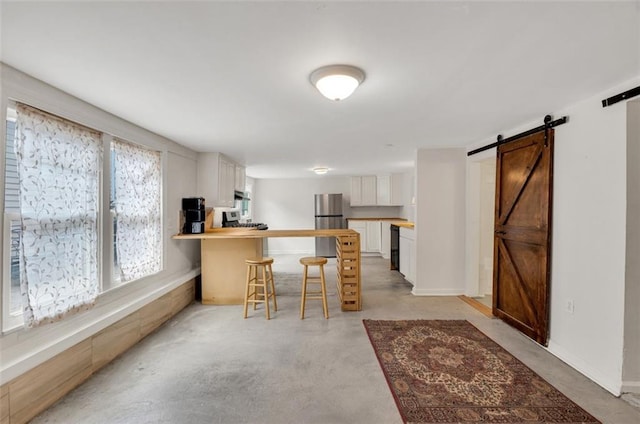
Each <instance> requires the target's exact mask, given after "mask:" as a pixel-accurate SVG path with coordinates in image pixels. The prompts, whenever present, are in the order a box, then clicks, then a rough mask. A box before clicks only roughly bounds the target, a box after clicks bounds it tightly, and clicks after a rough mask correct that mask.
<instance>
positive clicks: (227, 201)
mask: <svg viewBox="0 0 640 424" xmlns="http://www.w3.org/2000/svg"><path fill="white" fill-rule="evenodd" d="M218 173H219V174H218V183H219V185H218V202H217V203H218V206H229V207H231V206H233V189H234V185H235V177H236V174H235V173H236V170H235V165H234V164H233V163H231V162H229V161H227V160H225V159H223V158H222V157H221V158H220V162H219V167H218Z"/></svg>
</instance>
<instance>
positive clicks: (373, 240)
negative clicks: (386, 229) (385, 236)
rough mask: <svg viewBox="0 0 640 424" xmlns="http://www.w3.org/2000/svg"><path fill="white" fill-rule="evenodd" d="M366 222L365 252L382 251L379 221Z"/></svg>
mask: <svg viewBox="0 0 640 424" xmlns="http://www.w3.org/2000/svg"><path fill="white" fill-rule="evenodd" d="M366 222H367V250H365V252H375V253H381V252H382V234H381V228H382V227H381V226H380V221H366Z"/></svg>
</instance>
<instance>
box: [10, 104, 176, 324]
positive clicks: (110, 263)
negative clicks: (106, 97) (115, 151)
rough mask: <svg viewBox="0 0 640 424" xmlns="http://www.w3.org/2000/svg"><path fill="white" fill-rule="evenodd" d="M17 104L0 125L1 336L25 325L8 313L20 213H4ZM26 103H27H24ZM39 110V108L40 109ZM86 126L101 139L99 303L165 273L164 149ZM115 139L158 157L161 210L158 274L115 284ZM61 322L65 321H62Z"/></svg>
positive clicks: (20, 318)
mask: <svg viewBox="0 0 640 424" xmlns="http://www.w3.org/2000/svg"><path fill="white" fill-rule="evenodd" d="M16 103H17V102H16V101H15V100H11V99H9V101H8V102H7V104H5V105H3V106H5V108H4V112H5V116H4V117H3V122H2V124H1V126H0V127H1V128H2V129H3V135H2V137H3V138H2V142H3V143H2V144H3V145H2V147H0V152H2V153H3V154H2V157H1V158H0V160H1V161H2V164H1V165H0V172H1V173H2V176H1V177H0V183H2V189H1V190H2V191H1V193H2V199H0V205H1V206H2V209H1V210H0V212H1V213H2V217H3V219H2V223H3V227H2V234H3V237H2V246H0V252H2V258H1V261H2V262H1V263H2V275H0V284H1V285H2V289H1V290H0V293H1V294H2V302H0V334H8V333H12V332H15V331H19V330H21V329H22V328H23V326H24V319H23V314H22V311H20V313H19V314H15V313H14V314H11V266H10V261H11V248H10V243H11V237H10V235H11V234H10V232H11V226H10V222H11V220H15V219H16V218H17V219H20V215H19V213H12V212H5V179H6V172H7V170H6V166H5V165H6V164H5V161H6V142H7V140H6V131H7V121H8V120H9V119H10V110H11V109H13V110H14V111H15V107H16ZM23 103H25V102H23ZM27 104H28V103H27ZM39 109H40V108H39ZM41 110H43V112H45V113H47V114H49V115H53V116H54V117H56V118H59V119H64V120H66V121H70V122H74V123H76V122H75V121H73V120H71V119H68V118H65V117H62V116H60V115H57V114H55V113H52V112H50V111H48V110H44V109H41ZM79 125H82V126H85V127H87V128H90V129H94V130H95V131H99V132H101V134H102V135H101V140H102V153H103V154H102V167H101V172H100V175H99V183H98V184H99V185H98V196H99V199H98V216H97V219H98V222H97V237H98V252H97V255H98V271H97V272H98V286H99V293H98V302H99V301H100V299H101V298H102V297H103V296H104V295H105V294H106V293H112V292H115V291H117V290H119V289H124V288H125V287H130V286H132V285H135V284H143V283H144V281H146V280H147V279H148V278H150V277H154V276H158V275H159V274H162V273H163V272H165V271H166V267H167V264H166V249H167V240H166V236H165V234H164V230H165V228H164V224H165V222H164V207H165V204H164V203H165V198H166V197H165V190H166V180H165V178H166V153H167V152H166V149H158V148H157V147H156V146H150V145H146V144H144V143H140V142H132V141H130V137H121V136H118V135H116V134H109V133H107V132H105V131H101V130H98V129H95V127H94V126H91V125H85V124H79ZM115 138H119V139H121V140H125V141H127V142H129V143H131V144H134V145H137V146H139V147H140V148H143V149H148V150H150V151H153V152H157V153H158V154H159V155H160V187H159V191H160V192H159V196H160V210H159V211H158V213H159V214H160V223H159V225H160V233H161V240H160V252H161V255H162V258H161V260H160V269H159V271H158V272H156V273H153V274H149V275H145V276H142V277H140V278H137V279H133V280H129V281H125V282H116V281H115V275H114V259H115V243H114V231H113V230H114V227H113V222H114V219H113V218H114V217H113V216H112V215H111V210H110V193H111V189H112V185H113V181H112V180H111V164H112V161H111V155H110V152H111V146H112V143H113V141H114V139H115ZM62 321H63V322H64V321H65V319H63V320H62Z"/></svg>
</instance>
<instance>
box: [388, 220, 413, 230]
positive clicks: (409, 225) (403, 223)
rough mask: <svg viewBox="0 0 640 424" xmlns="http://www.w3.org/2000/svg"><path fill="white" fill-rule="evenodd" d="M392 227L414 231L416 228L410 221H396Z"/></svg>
mask: <svg viewBox="0 0 640 424" xmlns="http://www.w3.org/2000/svg"><path fill="white" fill-rule="evenodd" d="M391 225H395V226H397V227H403V228H410V229H412V230H413V229H414V227H415V224H414V223H413V222H409V221H395V222H392V223H391Z"/></svg>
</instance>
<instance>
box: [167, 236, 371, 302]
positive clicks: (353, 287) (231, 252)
mask: <svg viewBox="0 0 640 424" xmlns="http://www.w3.org/2000/svg"><path fill="white" fill-rule="evenodd" d="M269 237H335V238H336V267H337V275H338V283H337V286H338V295H339V297H340V302H341V306H342V310H343V311H359V310H361V308H362V304H361V303H362V302H361V293H360V235H359V234H358V232H357V231H354V230H349V229H330V230H329V229H327V230H255V229H236V228H213V229H209V230H207V231H206V232H205V233H203V234H178V235H175V236H173V238H174V239H178V240H190V239H198V240H200V251H201V264H202V265H201V269H202V303H203V304H207V305H239V304H242V302H243V299H244V289H245V278H246V264H245V259H247V258H253V257H260V256H262V255H263V253H262V239H264V238H269ZM300 272H301V273H302V270H301V271H300ZM301 278H302V277H301ZM276 283H277V281H276Z"/></svg>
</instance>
